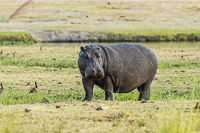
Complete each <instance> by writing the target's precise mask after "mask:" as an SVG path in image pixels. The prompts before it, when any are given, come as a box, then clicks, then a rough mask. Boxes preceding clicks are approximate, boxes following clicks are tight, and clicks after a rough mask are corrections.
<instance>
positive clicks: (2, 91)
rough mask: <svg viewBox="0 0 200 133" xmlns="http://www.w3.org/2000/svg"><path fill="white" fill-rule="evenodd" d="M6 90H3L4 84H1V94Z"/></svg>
mask: <svg viewBox="0 0 200 133" xmlns="http://www.w3.org/2000/svg"><path fill="white" fill-rule="evenodd" d="M3 90H4V88H3V84H2V83H1V89H0V94H1V93H2V92H3Z"/></svg>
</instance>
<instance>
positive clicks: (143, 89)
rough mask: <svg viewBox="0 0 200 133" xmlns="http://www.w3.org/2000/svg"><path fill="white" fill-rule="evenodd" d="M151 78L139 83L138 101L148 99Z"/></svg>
mask: <svg viewBox="0 0 200 133" xmlns="http://www.w3.org/2000/svg"><path fill="white" fill-rule="evenodd" d="M152 80H153V78H150V79H148V80H147V81H146V82H145V83H144V84H142V85H140V86H139V87H138V88H137V89H138V91H139V92H140V95H139V97H138V101H143V100H145V101H146V100H149V99H150V85H151V82H152Z"/></svg>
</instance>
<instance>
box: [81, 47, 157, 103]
mask: <svg viewBox="0 0 200 133" xmlns="http://www.w3.org/2000/svg"><path fill="white" fill-rule="evenodd" d="M78 66H79V70H80V73H81V75H82V82H83V86H84V89H85V98H84V99H83V101H91V100H92V96H93V87H94V85H97V86H99V87H100V88H102V89H103V90H104V91H105V100H113V92H114V93H116V92H118V93H128V92H130V91H132V90H134V89H136V88H137V89H138V91H139V92H140V95H139V97H138V100H149V98H150V84H151V82H152V81H153V79H154V76H155V74H156V71H157V59H156V55H155V54H154V53H153V51H151V50H150V49H149V48H147V47H145V46H143V45H139V44H130V43H120V44H116V45H111V46H109V45H88V46H85V47H84V48H83V47H81V51H80V53H79V59H78Z"/></svg>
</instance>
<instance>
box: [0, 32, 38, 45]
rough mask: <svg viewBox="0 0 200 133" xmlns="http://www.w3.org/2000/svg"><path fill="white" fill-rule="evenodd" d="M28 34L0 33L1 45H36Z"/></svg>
mask: <svg viewBox="0 0 200 133" xmlns="http://www.w3.org/2000/svg"><path fill="white" fill-rule="evenodd" d="M35 42H36V40H34V39H33V37H32V35H31V34H30V33H28V32H0V44H20V43H35Z"/></svg>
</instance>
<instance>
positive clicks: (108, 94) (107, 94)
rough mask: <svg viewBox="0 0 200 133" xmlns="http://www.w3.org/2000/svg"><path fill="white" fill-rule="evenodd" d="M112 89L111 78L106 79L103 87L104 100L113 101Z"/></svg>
mask: <svg viewBox="0 0 200 133" xmlns="http://www.w3.org/2000/svg"><path fill="white" fill-rule="evenodd" d="M113 89H114V85H113V82H112V80H111V78H110V77H106V79H105V86H104V91H105V100H110V101H113Z"/></svg>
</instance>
